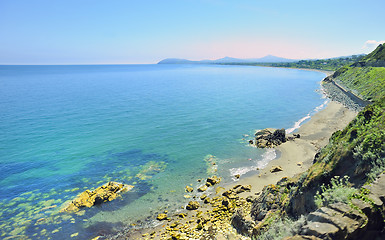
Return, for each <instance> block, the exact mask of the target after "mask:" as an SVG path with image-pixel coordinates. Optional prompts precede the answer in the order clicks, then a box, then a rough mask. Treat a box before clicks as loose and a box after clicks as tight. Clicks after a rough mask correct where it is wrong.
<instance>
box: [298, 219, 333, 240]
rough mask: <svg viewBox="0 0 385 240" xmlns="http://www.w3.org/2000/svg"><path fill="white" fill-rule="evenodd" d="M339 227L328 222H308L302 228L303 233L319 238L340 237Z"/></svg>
mask: <svg viewBox="0 0 385 240" xmlns="http://www.w3.org/2000/svg"><path fill="white" fill-rule="evenodd" d="M339 231H340V230H339V229H338V228H337V227H336V226H334V225H333V224H330V223H320V222H310V223H309V224H307V225H306V226H305V227H304V229H303V233H304V235H313V236H316V237H319V238H321V239H330V240H332V239H340V238H339V237H340V236H338V233H339Z"/></svg>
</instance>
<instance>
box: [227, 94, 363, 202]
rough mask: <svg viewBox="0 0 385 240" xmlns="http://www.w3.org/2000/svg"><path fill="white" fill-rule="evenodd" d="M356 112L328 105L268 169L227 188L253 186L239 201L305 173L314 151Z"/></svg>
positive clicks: (277, 149) (307, 123)
mask: <svg viewBox="0 0 385 240" xmlns="http://www.w3.org/2000/svg"><path fill="white" fill-rule="evenodd" d="M356 115H357V112H355V111H352V110H350V109H348V108H346V107H345V106H344V105H342V104H341V103H338V102H334V101H331V102H329V103H328V104H327V106H326V107H325V108H324V109H322V110H320V111H319V112H317V113H315V114H314V115H313V116H312V117H311V118H310V120H309V121H308V122H306V123H304V124H303V125H301V126H300V128H299V129H298V130H297V132H296V133H297V134H300V136H301V137H300V138H298V139H295V140H292V141H288V142H286V143H283V144H281V145H279V146H277V147H275V149H276V151H279V152H280V153H281V154H280V157H278V158H276V159H274V160H271V161H270V162H269V163H268V164H267V166H266V167H265V168H263V169H261V170H259V173H258V174H255V175H253V176H248V177H245V178H242V177H241V178H240V180H239V181H236V182H235V183H233V184H229V186H228V187H233V186H235V185H237V184H241V185H252V190H251V192H247V193H246V192H245V193H242V194H241V195H240V196H241V197H247V196H250V195H256V194H258V193H259V192H260V191H261V190H262V189H263V187H264V186H266V185H269V184H275V183H276V182H277V181H279V180H280V179H281V178H283V177H289V178H290V177H293V176H294V175H296V174H300V173H302V172H304V171H306V170H307V169H308V168H309V167H310V166H311V165H312V164H313V159H314V156H315V154H316V153H317V151H318V150H319V149H320V148H321V147H324V146H325V145H326V144H327V143H328V142H329V138H330V137H331V135H332V133H333V132H335V131H337V130H341V129H343V128H345V127H346V126H347V124H348V123H349V122H350V121H351V120H353V119H354V117H355V116H356ZM273 166H281V167H282V169H283V171H279V172H275V173H271V172H270V169H271V168H272V167H273Z"/></svg>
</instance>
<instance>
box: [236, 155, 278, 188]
mask: <svg viewBox="0 0 385 240" xmlns="http://www.w3.org/2000/svg"><path fill="white" fill-rule="evenodd" d="M276 158H277V151H276V150H275V149H274V148H269V149H266V151H265V152H264V153H263V154H262V155H261V157H260V158H259V159H256V160H254V161H253V160H251V161H253V163H254V165H253V166H249V167H238V168H231V169H229V172H230V176H235V175H237V174H239V175H240V176H242V175H244V174H246V173H248V172H251V171H256V170H258V169H263V168H265V167H266V166H267V164H269V162H270V161H271V160H274V159H276ZM232 179H233V180H234V181H237V180H238V179H236V178H235V177H233V178H232Z"/></svg>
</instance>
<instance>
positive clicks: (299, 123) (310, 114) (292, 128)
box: [286, 99, 329, 134]
mask: <svg viewBox="0 0 385 240" xmlns="http://www.w3.org/2000/svg"><path fill="white" fill-rule="evenodd" d="M328 103H329V99H326V100H325V101H324V102H323V103H322V104H321V105H319V106H317V107H316V108H314V109H313V110H312V111H311V112H309V113H308V114H307V115H306V116H305V117H303V118H301V119H300V120H298V121H297V122H295V123H294V126H293V127H291V128H288V129H286V134H289V133H292V132H294V131H295V130H297V129H299V128H300V127H301V124H302V123H304V122H305V121H306V120H308V119H310V118H311V116H313V115H314V114H316V113H317V112H319V111H321V110H322V109H324V108H325V107H326V105H327V104H328Z"/></svg>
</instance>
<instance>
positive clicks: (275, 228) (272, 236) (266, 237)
mask: <svg viewBox="0 0 385 240" xmlns="http://www.w3.org/2000/svg"><path fill="white" fill-rule="evenodd" d="M305 221H306V219H305V217H304V216H301V217H300V218H299V219H298V220H297V221H294V220H292V219H290V218H283V219H279V220H277V221H275V222H274V223H272V224H271V225H270V227H269V229H268V230H267V231H265V232H264V233H263V234H261V235H259V236H258V237H257V238H256V239H261V240H262V239H263V240H278V239H279V240H281V239H283V238H285V237H290V236H294V235H295V234H296V233H298V232H299V230H300V229H301V227H302V226H303V225H305Z"/></svg>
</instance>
